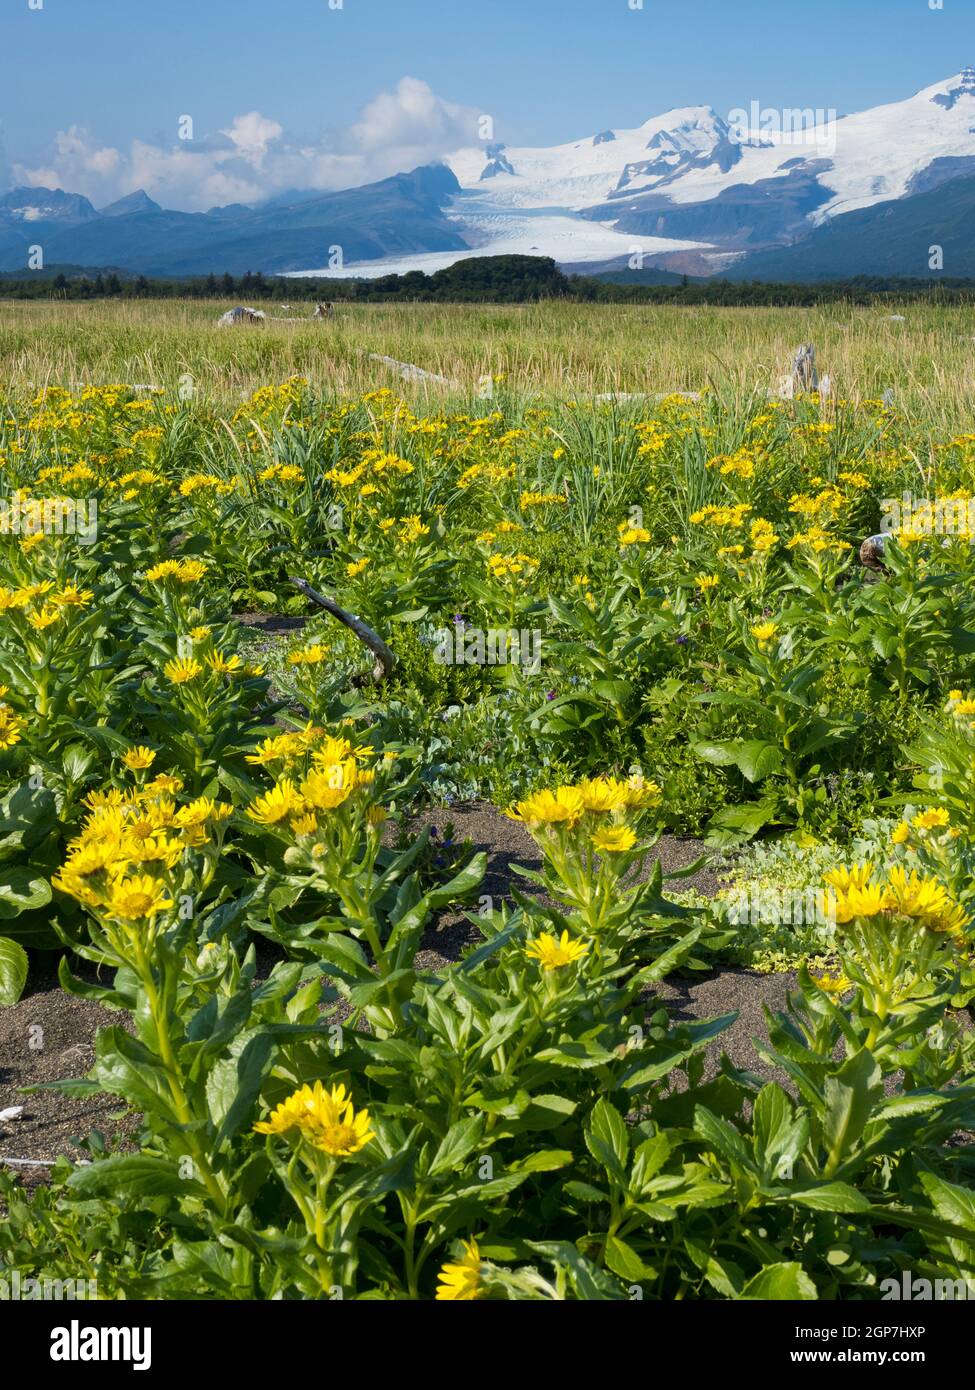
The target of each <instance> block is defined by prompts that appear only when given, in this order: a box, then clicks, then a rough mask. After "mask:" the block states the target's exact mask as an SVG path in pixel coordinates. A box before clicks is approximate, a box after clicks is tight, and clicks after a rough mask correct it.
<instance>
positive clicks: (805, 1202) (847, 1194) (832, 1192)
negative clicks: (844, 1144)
mask: <svg viewBox="0 0 975 1390" xmlns="http://www.w3.org/2000/svg"><path fill="white" fill-rule="evenodd" d="M787 1200H788V1201H789V1202H798V1203H799V1205H800V1206H803V1207H812V1209H813V1211H837V1212H858V1211H869V1210H870V1202H869V1201H868V1200H867V1198H866V1197H864V1195H863V1193H862V1192H858V1191H857V1190H856V1188H855V1187H851V1186H850V1185H849V1183H845V1182H824V1183H822V1184H821V1185H820V1186H818V1187H803V1188H790V1189H789V1195H788V1198H787Z"/></svg>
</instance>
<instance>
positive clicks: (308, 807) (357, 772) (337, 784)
mask: <svg viewBox="0 0 975 1390" xmlns="http://www.w3.org/2000/svg"><path fill="white" fill-rule="evenodd" d="M316 732H317V731H316ZM310 735H311V731H310V730H309V731H306V732H305V733H304V734H298V735H297V736H295V735H279V736H278V737H277V738H276V739H270V740H266V741H265V745H264V746H263V747H262V748H260V749H258V750H257V752H256V753H255V754H251V755H250V757H249V761H251V762H256V761H258V760H260V761H262V762H265V763H267V762H274V761H282V762H284V763H285V764H287V763H288V762H289V761H291V760H293V758H294V757H297V756H298V755H299V745H298V744H292V745H291V746H290V748H287V749H286V748H282V747H280V746H279V740H280V739H281V738H284V739H289V738H290V739H297V740H298V741H302V740H303V741H304V747H303V748H301V752H304V751H305V750H306V749H307V748H309V746H310V747H311V767H310V768H309V769H308V770H307V771H306V772H305V773H304V775H302V776H300V777H299V779H298V780H296V779H295V778H294V777H293V776H287V775H285V776H281V777H279V778H278V779H277V780H276V781H275V783H274V786H273V787H272V788H271V790H270V791H268V792H264V793H263V794H262V795H261V796H258V797H256V798H255V799H254V800H253V801H252V802H251V804H250V805H249V806H248V808H247V815H248V816H249V817H250V819H251V820H253V821H255V822H256V823H257V824H258V825H266V826H277V827H281V828H284V826H287V827H288V829H289V830H290V831H291V833H292V834H293V835H298V836H305V835H314V834H315V832H316V831H317V830H318V829H319V828H320V826H321V817H322V815H323V814H326V813H328V812H329V811H334V810H336V809H337V808H338V807H339V806H342V805H344V803H345V802H347V801H348V800H349V798H350V797H351V796H353V794H354V793H355V792H357V791H360V790H362V789H363V788H371V787H372V786H373V784H374V783H375V780H376V774H375V771H374V770H373V769H372V768H366V767H363V766H361V763H362V761H364V760H365V759H366V758H368V756H369V755H370V754H371V753H372V749H369V748H356V749H353V748H352V747H351V745H350V744H348V743H347V742H346V740H344V739H335V738H332V737H330V736H329V735H325V737H324V740H323V741H321V742H319V743H318V746H314V745H313V744H310V742H309V739H310ZM268 745H270V746H268ZM373 809H374V810H376V811H379V812H381V811H382V808H381V807H377V808H370V810H373ZM370 823H371V824H379V823H381V817H380V816H370Z"/></svg>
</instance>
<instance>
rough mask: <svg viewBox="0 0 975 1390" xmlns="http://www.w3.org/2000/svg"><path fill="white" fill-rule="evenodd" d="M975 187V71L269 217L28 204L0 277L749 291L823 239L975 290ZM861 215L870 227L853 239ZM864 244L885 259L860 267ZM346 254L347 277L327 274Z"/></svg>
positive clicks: (348, 195)
mask: <svg viewBox="0 0 975 1390" xmlns="http://www.w3.org/2000/svg"><path fill="white" fill-rule="evenodd" d="M969 180H971V182H972V187H973V188H975V70H973V69H972V68H965V69H964V70H963V71H962V72H959V73H957V74H955V75H954V76H953V77H950V78H948V79H947V80H945V81H943V82H939V83H936V84H935V85H934V86H931V87H926V88H925V89H924V90H923V91H920V92H918V93H916V94H915V95H914V96H912V97H909V98H908V99H907V100H906V101H900V102H894V103H891V104H889V105H885V106H878V107H874V108H873V109H872V110H869V111H864V112H860V113H858V114H855V115H847V116H842V117H834V116H833V114H832V113H830V112H828V111H820V112H811V111H767V110H763V109H761V107H760V106H759V104H758V103H752V104H751V105H750V106H749V108H748V110H742V111H734V112H727V113H725V114H720V113H718V112H716V111H714V110H713V109H712V108H711V107H709V106H688V107H681V108H678V109H676V110H672V111H667V112H665V113H664V114H663V115H659V116H653V117H651V118H650V119H649V120H647V121H645V122H644V123H643V124H642V125H640V126H637V127H636V128H635V129H632V130H626V129H605V130H601V131H598V132H595V133H593V134H590V135H587V136H585V137H584V138H582V139H578V140H573V141H570V142H569V143H567V144H562V145H555V146H551V147H544V148H533V147H517V146H516V147H509V146H506V145H503V144H500V143H498V142H490V143H484V144H479V145H476V146H472V147H469V148H465V149H460V150H457V151H455V152H454V153H453V154H451V155H449V156H448V157H447V159H446V160H445V161H444V164H440V165H436V166H426V167H425V168H423V169H418V170H414V171H413V172H412V173H410V174H400V175H396V176H395V177H394V178H392V179H386V180H383V181H381V182H379V183H376V184H372V185H367V186H365V187H363V188H360V189H349V190H344V191H341V192H337V193H329V194H322V193H307V192H302V191H301V190H295V191H294V192H293V193H290V194H288V195H287V196H282V197H278V198H276V199H273V200H271V201H270V202H268V203H266V204H264V205H262V206H260V207H256V208H247V207H243V206H240V205H233V206H231V207H228V208H222V209H220V208H213V209H211V210H210V212H208V213H205V214H200V213H194V214H190V213H177V212H167V211H164V210H162V209H160V208H159V207H158V205H157V204H155V203H154V202H152V200H151V199H150V198H148V197H147V196H146V195H145V194H144V193H141V192H139V193H136V194H130V195H129V197H127V198H123V199H121V200H119V202H117V203H115V204H113V205H112V206H111V207H108V208H103V209H101V211H100V212H96V211H95V209H94V208H93V207H92V205H91V204H90V203H89V202H88V200H87V199H86V198H81V197H79V196H78V195H75V194H70V193H64V192H62V191H61V190H60V189H55V190H50V189H43V188H19V189H15V190H13V192H12V193H8V194H6V195H4V196H2V197H0V270H4V269H6V270H16V269H18V268H21V267H23V266H24V265H25V264H26V263H27V262H26V251H27V249H28V245H29V243H36V242H41V243H43V246H44V254H45V260H46V262H47V263H48V264H51V263H53V262H54V261H55V260H56V261H58V262H59V263H67V262H71V263H74V264H78V265H85V266H92V267H94V266H100V265H111V266H118V267H122V268H125V269H129V270H134V271H138V272H145V273H152V274H157V275H166V274H192V273H200V272H203V273H206V272H207V271H210V270H212V271H215V272H221V271H223V270H232V271H233V272H235V273H236V272H237V271H239V270H241V269H244V268H246V269H252V270H264V271H266V272H271V273H275V272H277V273H280V272H287V273H292V274H314V275H333V276H336V277H344V276H349V275H350V274H351V275H362V276H378V275H386V274H390V273H396V272H398V273H403V272H406V271H409V270H426V271H435V270H438V269H441V268H443V267H445V266H447V265H450V264H452V263H453V262H454V261H457V260H461V259H464V258H466V257H470V256H485V255H502V254H527V255H540V256H552V257H554V259H555V260H557V261H558V262H559V263H560V264H561V265H563V266H568V267H572V268H579V269H584V268H588V269H590V270H600V269H609V268H618V267H621V266H626V265H632V266H634V267H637V266H640V267H643V268H646V269H655V268H663V269H668V270H679V271H686V272H688V273H697V274H713V273H715V272H717V271H722V272H723V271H725V270H726V269H728V268H729V267H731V266H734V267H735V273H742V272H743V271H744V270H747V267H748V265H749V261H750V258H751V257H752V256H756V257H762V256H765V257H766V258H768V257H769V256H772V257H773V259H772V261H768V260H767V259H766V260H764V261H759V262H758V264H759V265H760V266H761V267H764V266H766V265H773V264H774V265H776V266H780V265H782V264H783V262H782V257H783V256H785V255H787V253H788V252H789V251H790V248H796V256H795V258H794V259H795V260H796V261H797V262H800V261H801V255H800V253H799V248H800V247H801V246H804V245H806V244H807V243H808V244H809V245H810V247H811V246H812V243H813V241H814V240H815V245H816V247H817V248H818V249H817V252H816V255H817V257H818V264H820V265H821V266H823V267H824V268H826V269H828V270H829V272H830V273H835V275H837V276H838V277H842V276H843V275H845V274H853V273H872V272H871V263H872V262H871V258H872V257H873V258H874V259H876V261H877V264H878V265H879V264H880V263H881V262H883V263H884V264H885V265H886V266H888V267H889V266H891V265H895V266H897V265H900V264H902V263H903V266H904V267H905V269H903V270H897V271H891V270H888V271H887V272H886V273H910V274H914V273H917V274H928V273H930V270H929V268H928V267H927V262H926V257H927V251H928V247H929V246H930V245H931V244H933V243H939V242H941V241H944V242H946V243H948V242H950V244H951V246H952V248H953V258H954V260H953V264H952V265H951V266H948V265H947V264H946V265H945V267H944V273H945V274H955V275H961V274H965V273H973V274H975V270H973V271H972V272H968V271H966V270H962V269H961V268H960V266H961V265H962V264H964V265H967V264H969V262H970V263H971V264H972V265H975V230H969V229H970V227H971V222H970V220H968V219H967V217H962V221H961V222H959V220H958V219H959V216H961V214H960V213H959V209H965V208H968V206H969V192H968V181H969ZM949 182H950V183H951V185H952V187H951V189H950V190H949V189H947V187H945V192H944V194H943V195H941V194H939V193H938V190H939V189H941V188H942V187H943V186H946V185H947V184H948V183H949ZM915 200H917V201H916V202H915ZM922 204H923V206H922ZM941 208H943V209H944V215H943V217H942V215H941V212H940V211H939V209H941ZM952 210H953V211H952ZM854 216H855V217H856V218H857V221H856V223H855V227H854V224H853V223H852V222H845V223H844V219H847V218H850V219H852V218H854ZM864 219H865V220H864ZM939 219H940V220H941V221H944V222H945V226H944V227H941V228H940V229H939V226H938V222H939ZM952 219H953V220H952ZM871 228H872V229H874V230H873V231H871V230H870V229H871ZM924 228H926V229H928V231H929V232H930V236H928V235H927V233H926V232H925V233H924V234H923V235H922V229H924ZM834 229H835V231H836V235H835V236H834V235H833V230H834ZM42 232H43V235H41V233H42ZM854 232H855V235H853V234H852V233H854ZM864 238H867V242H868V243H869V241H870V239H871V238H872V240H873V243H875V244H874V245H873V246H872V247H871V245H870V244H864V245H859V244H858V247H857V251H856V255H855V256H853V257H851V254H850V247H851V246H852V245H853V244H854V242H858V243H862V242H863V240H864ZM881 243H883V245H881ZM922 243H923V245H922ZM335 245H338V246H341V247H342V249H343V253H344V254H343V261H342V264H341V265H336V264H334V260H333V264H332V266H331V268H329V269H326V268H324V262H325V258H326V256H327V255H328V254H330V253H329V250H328V248H330V247H332V246H335ZM881 251H882V252H883V253H884V254H883V255H881V254H880V253H881ZM922 254H923V257H924V258H925V259H924V263H923V264H921V263H920V258H921V257H922ZM739 263H740V264H739ZM800 269H801V267H800ZM932 269H933V268H932ZM824 273H825V270H824ZM790 278H801V273H800V274H798V275H794V276H792V277H790Z"/></svg>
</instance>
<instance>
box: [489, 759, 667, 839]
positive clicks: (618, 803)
mask: <svg viewBox="0 0 975 1390" xmlns="http://www.w3.org/2000/svg"><path fill="white" fill-rule="evenodd" d="M660 800H661V791H660V788H659V787H658V786H657V784H656V783H655V782H647V781H644V779H643V778H642V777H641V776H639V775H634V776H633V777H630V778H629V779H628V780H627V781H626V782H621V781H618V780H617V778H615V777H590V778H585V779H584V780H583V781H581V782H578V783H576V784H575V785H570V786H562V787H556V789H555V791H548V790H546V791H540V792H534V793H533V794H532V795H531V796H529V797H526V798H525V800H524V801H518V802H516V803H515V805H514V807H513V808H510V809H509V810H508V811H506V812H505V814H506V815H507V816H509V817H510V819H511V820H516V821H520V822H521V823H522V824H523V825H525V826H527V828H528V829H529V830H547V829H548V828H550V827H553V826H562V827H564V828H565V829H568V830H571V829H574V828H575V826H576V825H578V824H579V822H580V821H582V820H583V818H584V817H586V816H603V815H609V816H611V817H612V818H613V820H614V821H617V822H619V821H622V820H624V819H625V817H626V813H627V812H630V811H643V810H646V809H647V808H648V807H651V806H656V805H659V803H660ZM635 843H636V835H635V834H634V832H633V831H632V829H631V828H630V827H629V826H627V825H620V824H617V825H612V826H602V827H600V826H598V823H596V824H595V833H594V834H593V835H592V844H593V847H594V848H595V849H597V850H599V851H600V852H601V853H603V854H619V853H623V852H625V851H626V850H629V849H632V848H633V846H634V844H635Z"/></svg>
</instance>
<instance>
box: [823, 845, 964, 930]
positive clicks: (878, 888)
mask: <svg viewBox="0 0 975 1390" xmlns="http://www.w3.org/2000/svg"><path fill="white" fill-rule="evenodd" d="M825 882H826V883H827V884H829V886H830V890H831V891H829V892H827V893H824V894H823V908H824V911H826V912H827V913H830V912H832V913H834V914H835V920H836V921H837V922H838V923H839V924H841V925H842V924H845V923H847V922H852V921H855V920H856V919H858V918H877V917H885V916H888V917H889V916H896V917H907V918H910V919H912V920H913V921H915V922H917V923H918V924H919V925H920V926H922V927H924V928H925V930H927V931H932V932H938V933H944V934H945V935H948V936H952V937H956V938H959V939H960V938H963V937H964V935H965V932H966V929H967V927H968V916H967V914H966V912H965V910H964V909H963V908H962V907H961V906H960V905H959V904H958V903H956V902H955V901H954V899H953V898H952V896H951V894H950V893H949V892H948V890H947V888H945V886H944V884H942V883H939V881H938V880H937V879H935V878H922V877H921V876H920V875H919V874H918V872H917V870H916V869H915V870H912V871H911V873H910V874H908V872H907V870H906V869H904V868H902V867H900V866H896V867H894V868H892V869H889V870H888V872H887V876H886V878H881V877H879V876H878V871H877V869H876V867H875V866H874V865H873V864H869V863H867V864H857V865H854V866H853V867H852V868H847V867H844V868H839V869H834V870H832V872H830V873H828V874H826V875H825Z"/></svg>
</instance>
